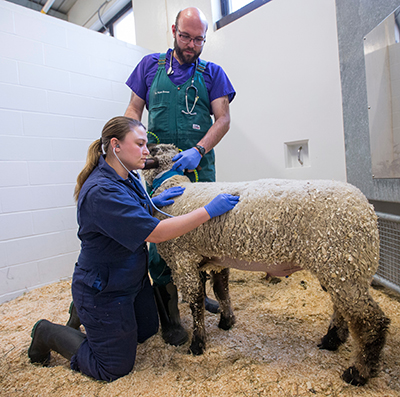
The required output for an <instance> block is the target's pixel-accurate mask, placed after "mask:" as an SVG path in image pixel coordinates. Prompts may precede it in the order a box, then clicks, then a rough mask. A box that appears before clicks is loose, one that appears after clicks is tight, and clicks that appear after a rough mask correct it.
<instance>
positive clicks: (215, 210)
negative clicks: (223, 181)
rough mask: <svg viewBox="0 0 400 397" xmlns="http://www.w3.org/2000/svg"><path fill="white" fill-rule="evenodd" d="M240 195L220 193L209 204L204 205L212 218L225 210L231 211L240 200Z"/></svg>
mask: <svg viewBox="0 0 400 397" xmlns="http://www.w3.org/2000/svg"><path fill="white" fill-rule="evenodd" d="M239 198H240V196H232V195H231V194H226V193H223V194H219V195H218V196H217V197H215V198H214V199H213V200H212V201H210V202H209V203H208V204H207V205H205V206H204V208H205V209H206V211H207V212H208V215H210V217H211V218H215V217H216V216H219V215H222V214H225V212H228V211H230V210H231V209H232V208H233V207H234V206H235V205H236V204H237V203H238V202H239Z"/></svg>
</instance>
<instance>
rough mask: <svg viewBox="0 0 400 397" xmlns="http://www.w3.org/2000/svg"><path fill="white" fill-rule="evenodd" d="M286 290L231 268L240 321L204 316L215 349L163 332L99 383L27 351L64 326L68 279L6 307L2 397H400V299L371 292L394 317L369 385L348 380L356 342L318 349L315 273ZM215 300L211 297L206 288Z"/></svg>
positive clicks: (186, 319) (1, 326)
mask: <svg viewBox="0 0 400 397" xmlns="http://www.w3.org/2000/svg"><path fill="white" fill-rule="evenodd" d="M281 280H282V281H281V282H280V283H278V284H272V283H268V282H267V281H265V273H252V272H242V271H239V270H231V280H230V292H231V297H232V303H233V308H234V311H235V315H236V319H237V323H236V324H235V326H234V327H233V328H232V330H230V331H223V330H221V329H219V328H218V327H217V324H218V320H219V316H218V315H215V314H211V313H207V314H206V329H207V334H208V344H207V346H208V349H207V350H206V352H205V353H204V354H203V355H201V356H192V355H189V354H187V351H188V344H186V345H184V346H180V347H173V346H169V345H166V344H165V343H164V342H163V340H162V338H161V335H160V333H158V334H157V335H155V336H154V337H152V338H150V339H149V340H148V341H146V342H145V343H144V344H142V345H139V347H138V353H137V359H136V364H135V367H134V370H133V371H132V373H130V374H129V375H127V376H125V377H123V378H121V379H118V380H117V381H115V382H112V383H106V382H100V381H95V380H93V379H91V378H89V377H86V376H84V375H82V374H80V373H77V372H73V371H71V370H70V369H69V363H68V362H67V360H65V359H64V358H63V357H61V356H60V355H58V354H56V353H54V352H52V360H51V363H50V367H48V368H44V367H40V366H35V365H32V364H30V362H29V359H28V356H27V350H28V347H29V344H30V341H31V338H30V332H31V329H32V326H33V324H34V323H35V322H36V321H37V320H38V319H40V318H47V319H48V320H50V321H53V322H57V323H60V324H65V323H66V321H67V320H68V307H69V304H70V301H71V293H70V281H63V282H59V283H54V284H51V285H48V286H45V287H42V288H39V289H36V290H34V291H31V292H29V293H27V294H25V295H24V296H21V297H19V298H17V299H15V300H13V301H10V302H7V303H4V304H2V305H0V386H1V387H0V395H1V396H7V397H13V396H56V395H57V396H63V397H64V396H74V397H76V396H88V397H91V396H99V397H109V396H110V397H111V396H113V397H115V396H156V395H160V396H166V397H168V396H174V397H176V396H183V397H184V396H221V397H222V396H274V397H280V396H332V397H334V396H346V397H347V396H348V397H350V396H351V397H356V396H366V397H367V396H368V397H369V396H371V397H372V396H374V397H392V396H393V397H394V396H400V365H399V364H400V319H399V313H400V299H399V298H398V296H397V295H396V294H393V293H387V291H386V290H376V289H372V290H371V293H372V295H373V298H374V299H375V300H376V301H377V302H378V303H379V305H380V306H381V307H382V309H383V310H384V311H385V313H386V314H387V316H388V317H389V318H390V319H391V320H392V322H391V325H390V327H389V334H388V338H387V344H386V346H385V348H384V355H383V366H382V370H381V371H380V373H379V375H378V377H376V378H372V379H371V380H370V381H369V383H368V384H367V385H366V386H364V387H354V386H351V385H348V384H346V383H345V382H344V381H342V380H341V379H340V374H341V373H342V372H343V369H344V368H346V365H347V364H348V360H349V358H350V352H351V349H352V347H351V344H352V340H351V338H350V339H349V341H348V342H346V343H345V344H344V345H343V346H341V347H340V348H339V351H337V352H329V351H326V350H319V349H318V347H317V343H318V342H319V340H320V338H321V337H322V336H323V335H324V334H325V331H326V328H327V326H328V324H329V320H330V314H331V312H332V307H331V303H330V299H329V296H328V295H327V294H326V293H325V292H323V291H322V289H321V287H320V285H319V283H318V281H317V280H316V279H315V278H313V277H312V276H311V275H310V273H308V272H305V271H301V272H297V273H295V274H293V275H292V276H291V277H289V278H287V279H286V278H283V279H281ZM208 294H209V296H212V292H211V291H209V292H208ZM180 310H181V316H182V322H183V325H184V326H185V327H186V328H187V329H190V328H191V322H192V316H191V313H190V309H189V306H188V304H187V303H180Z"/></svg>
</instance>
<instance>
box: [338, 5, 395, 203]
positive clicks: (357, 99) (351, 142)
mask: <svg viewBox="0 0 400 397" xmlns="http://www.w3.org/2000/svg"><path fill="white" fill-rule="evenodd" d="M399 6H400V0H384V1H376V0H352V1H349V0H336V13H337V27H338V38H339V59H340V73H341V81H342V98H343V124H344V135H345V155H346V169H347V170H346V171H347V180H348V182H350V183H352V184H353V185H355V186H357V187H358V188H359V189H361V190H362V192H363V193H364V194H365V195H366V196H367V197H368V198H369V199H371V200H379V201H390V202H397V203H400V179H373V178H372V172H371V151H370V140H369V124H368V103H367V85H366V72H365V62H364V46H363V38H364V36H365V35H366V34H367V33H369V32H370V31H371V30H372V29H373V28H375V26H376V25H378V24H379V23H380V22H381V21H383V20H384V19H385V18H386V17H387V16H388V15H390V14H391V13H392V12H393V11H394V10H395V9H396V8H397V7H399Z"/></svg>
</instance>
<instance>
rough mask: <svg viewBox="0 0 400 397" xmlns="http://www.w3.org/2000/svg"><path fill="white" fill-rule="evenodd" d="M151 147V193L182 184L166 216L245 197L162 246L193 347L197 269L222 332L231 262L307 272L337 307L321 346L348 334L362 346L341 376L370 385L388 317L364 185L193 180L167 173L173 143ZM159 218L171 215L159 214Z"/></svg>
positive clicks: (198, 323)
mask: <svg viewBox="0 0 400 397" xmlns="http://www.w3.org/2000/svg"><path fill="white" fill-rule="evenodd" d="M149 149H150V158H149V162H152V163H153V167H156V168H153V169H145V170H143V171H142V173H143V176H144V179H145V181H146V183H147V184H148V185H149V186H152V185H153V183H155V182H156V183H155V185H158V183H159V182H160V181H163V182H162V183H161V185H160V186H159V187H158V188H157V189H156V191H155V193H154V194H159V193H161V192H162V191H163V190H165V189H168V188H170V187H172V186H177V185H179V186H183V187H185V188H186V190H185V192H184V194H183V195H182V196H180V197H176V198H175V199H174V200H175V203H174V204H172V205H170V206H168V207H166V208H164V211H167V212H168V213H169V214H171V215H174V216H177V215H182V214H185V213H187V212H190V211H192V210H194V209H196V208H199V207H202V206H204V205H205V204H207V203H208V202H209V201H211V200H212V198H214V197H215V196H217V194H219V193H229V194H232V195H239V196H240V201H239V203H238V204H237V205H236V207H235V208H234V209H233V210H231V211H229V212H228V213H226V214H224V215H221V216H220V217H217V218H213V219H211V220H210V221H208V222H206V223H205V224H203V225H201V226H199V227H198V228H197V229H195V230H193V231H192V232H189V233H187V234H186V235H183V236H181V237H178V238H176V239H174V240H171V241H166V242H163V243H160V244H158V251H159V253H160V255H161V256H162V257H163V258H164V259H165V261H166V262H167V263H168V265H169V266H170V267H171V270H172V275H173V279H174V282H175V283H176V284H177V286H178V288H179V290H180V291H181V293H182V295H183V297H184V299H186V301H188V302H189V304H190V308H191V311H192V315H193V334H192V340H191V345H190V352H192V353H193V354H196V355H198V354H202V353H203V352H204V350H205V346H206V344H205V342H206V333H205V324H204V296H203V289H202V284H201V281H200V276H199V272H200V270H205V269H207V270H209V271H210V273H211V276H212V278H213V288H214V293H215V295H216V297H217V299H218V301H219V303H220V308H221V312H220V321H219V324H218V326H219V327H220V328H222V329H224V330H228V329H230V328H231V327H232V326H233V325H234V323H235V316H234V314H233V311H232V307H231V302H230V297H229V285H228V281H229V268H237V269H241V270H250V271H263V272H266V273H268V274H269V275H273V276H279V277H281V276H285V275H289V274H291V273H293V272H295V271H298V270H308V271H310V272H311V273H312V274H313V275H314V276H315V277H316V278H317V279H318V280H319V282H320V284H321V286H322V288H323V289H324V290H325V291H327V292H328V293H329V294H330V297H331V299H332V302H333V309H334V312H333V315H332V318H331V321H330V325H329V328H328V332H327V334H326V335H325V336H324V337H323V338H322V339H321V342H320V343H319V345H318V347H319V348H321V349H328V350H332V351H333V350H337V349H338V347H339V346H340V345H341V344H343V343H344V342H346V340H347V338H348V336H349V332H350V333H351V335H352V337H353V338H354V344H355V346H356V352H355V354H354V356H355V357H354V363H353V364H352V365H351V366H350V367H349V368H348V369H346V370H345V371H344V373H343V374H342V379H343V380H344V381H346V382H347V383H349V384H352V385H364V384H365V383H366V382H367V381H368V379H369V378H371V377H373V376H376V375H377V373H378V370H379V366H380V360H381V354H382V349H383V347H384V344H385V340H386V335H387V332H388V327H389V324H390V320H389V319H388V318H387V317H386V316H385V314H384V313H383V311H382V310H381V308H380V307H379V306H378V304H377V303H376V302H375V301H374V300H373V298H372V297H371V295H370V293H369V287H370V282H371V280H372V276H373V275H374V274H375V272H376V270H377V268H378V263H379V233H378V228H377V217H376V214H375V212H374V209H373V206H372V205H370V204H369V203H368V200H367V199H366V198H365V196H364V195H363V194H362V193H361V191H360V190H358V189H357V188H356V187H354V186H352V185H350V184H347V183H343V182H338V181H325V180H314V181H313V180H280V179H263V180H257V181H251V182H234V183H228V182H212V183H191V182H190V180H189V178H187V177H186V176H184V175H179V174H177V173H175V174H174V172H173V171H167V170H170V168H171V166H172V157H173V156H174V155H175V154H176V153H177V149H176V147H175V146H173V145H167V144H159V145H155V146H153V147H151V148H149ZM151 159H153V160H152V161H151ZM146 168H147V167H146ZM155 216H157V217H158V218H159V219H164V218H165V215H163V214H161V213H158V212H157V213H156V214H155Z"/></svg>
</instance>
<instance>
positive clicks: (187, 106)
mask: <svg viewBox="0 0 400 397" xmlns="http://www.w3.org/2000/svg"><path fill="white" fill-rule="evenodd" d="M174 51H175V50H172V52H171V58H170V60H169V68H168V70H167V75H168V76H172V75H173V74H174V71H173V69H172V61H173V58H174ZM198 62H199V60H198V59H196V63H195V65H194V71H193V75H192V81H191V84H190V86H189V87H187V88H186V92H185V102H186V110H182V113H185V114H187V115H189V116H195V115H196V114H197V113H196V112H193V110H194V108H195V106H196V103H197V101H198V100H199V91H198V90H197V88H196V86H195V85H194V76H195V74H196V70H197V65H198ZM191 88H193V89H194V101H193V106H192V108H191V109H190V110H189V102H188V93H189V90H190V89H191Z"/></svg>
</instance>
